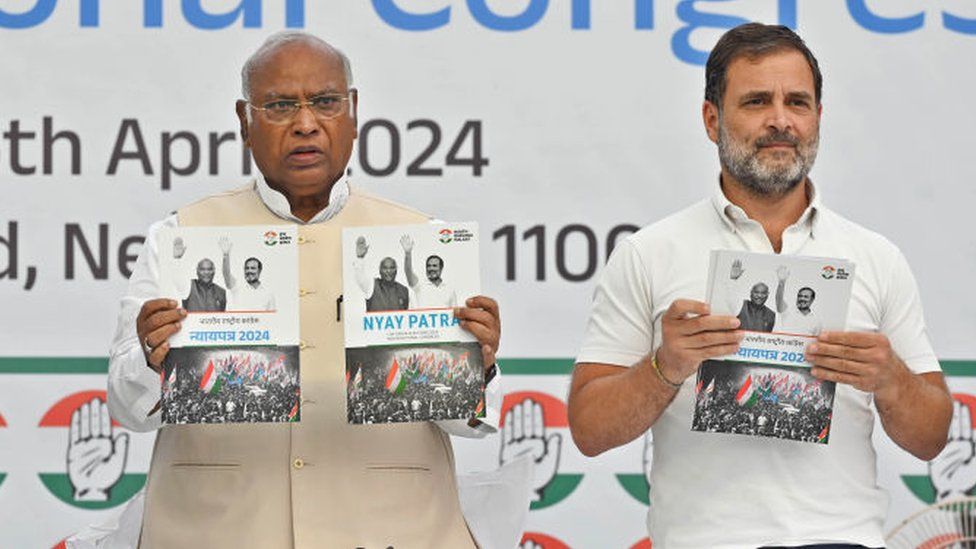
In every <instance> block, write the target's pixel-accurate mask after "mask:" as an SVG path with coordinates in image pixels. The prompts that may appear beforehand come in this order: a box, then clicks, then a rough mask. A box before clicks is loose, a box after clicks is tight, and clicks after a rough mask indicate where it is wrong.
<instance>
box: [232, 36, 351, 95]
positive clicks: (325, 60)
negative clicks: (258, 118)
mask: <svg viewBox="0 0 976 549" xmlns="http://www.w3.org/2000/svg"><path fill="white" fill-rule="evenodd" d="M250 85H251V95H252V99H254V100H260V99H270V98H275V97H284V98H297V97H301V96H306V97H308V96H314V95H319V94H322V93H346V92H347V91H348V89H349V84H348V82H346V73H345V69H344V67H343V64H342V59H341V58H340V57H339V55H338V54H337V53H336V52H335V51H334V50H332V49H330V48H328V47H327V46H325V45H321V44H315V43H307V42H293V43H288V44H283V45H281V46H279V47H277V48H274V49H273V50H271V51H269V52H268V53H266V54H265V55H263V56H261V58H260V59H259V60H258V62H257V64H256V66H255V68H254V69H253V72H252V73H251V79H250Z"/></svg>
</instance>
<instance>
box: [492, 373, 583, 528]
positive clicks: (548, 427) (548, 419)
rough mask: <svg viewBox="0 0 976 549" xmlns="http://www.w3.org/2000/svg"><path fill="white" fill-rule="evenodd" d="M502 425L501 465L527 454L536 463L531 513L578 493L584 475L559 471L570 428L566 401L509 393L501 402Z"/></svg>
mask: <svg viewBox="0 0 976 549" xmlns="http://www.w3.org/2000/svg"><path fill="white" fill-rule="evenodd" d="M500 423H501V425H500V427H501V429H502V432H501V437H500V438H501V450H500V452H499V456H498V457H499V459H498V461H499V463H500V464H501V465H504V464H506V463H508V462H509V461H511V460H513V459H516V458H518V457H519V456H521V455H522V454H525V453H528V454H529V455H530V456H532V459H533V460H534V461H535V478H534V480H533V485H532V488H533V494H532V503H531V505H530V506H529V509H532V510H535V509H542V508H545V507H549V506H551V505H555V504H557V503H559V502H560V501H562V500H564V499H566V498H567V497H569V495H570V494H571V493H573V491H574V490H576V487H577V486H579V483H580V481H582V480H583V475H582V474H579V473H562V472H560V470H559V463H560V459H559V458H560V455H561V453H562V444H563V438H564V437H563V435H564V434H568V433H567V430H568V428H569V419H568V415H567V410H566V404H565V403H563V401H561V400H559V399H558V398H556V397H554V396H551V395H548V394H545V393H539V392H535V391H521V392H515V393H509V394H507V395H505V400H504V401H503V402H502V410H501V422H500ZM554 430H555V431H556V432H553V431H554ZM566 439H567V440H568V437H567V438H566Z"/></svg>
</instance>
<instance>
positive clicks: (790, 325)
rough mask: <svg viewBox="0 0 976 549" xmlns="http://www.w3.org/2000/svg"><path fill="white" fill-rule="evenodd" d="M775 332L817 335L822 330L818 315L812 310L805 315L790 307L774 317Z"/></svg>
mask: <svg viewBox="0 0 976 549" xmlns="http://www.w3.org/2000/svg"><path fill="white" fill-rule="evenodd" d="M776 316H777V318H776V331H778V332H786V333H790V334H804V335H817V334H819V333H820V330H822V329H823V323H822V322H821V321H820V315H818V314H817V311H814V310H813V309H812V308H811V309H810V312H809V313H807V314H803V313H801V312H800V311H799V310H798V309H796V308H795V307H791V308H788V309H786V310H785V311H783V312H782V313H779V314H777V315H776Z"/></svg>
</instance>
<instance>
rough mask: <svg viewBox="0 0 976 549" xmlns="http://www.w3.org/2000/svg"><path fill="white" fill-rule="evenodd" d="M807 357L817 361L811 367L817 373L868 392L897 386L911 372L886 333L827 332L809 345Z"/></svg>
mask: <svg viewBox="0 0 976 549" xmlns="http://www.w3.org/2000/svg"><path fill="white" fill-rule="evenodd" d="M806 359H807V361H809V362H812V363H813V364H814V367H813V368H812V369H811V371H810V373H811V374H813V376H814V377H816V378H818V379H824V380H828V381H836V382H838V383H844V384H847V385H850V386H852V387H854V388H856V389H860V390H862V391H865V392H868V393H876V394H877V393H882V392H884V391H890V390H892V389H894V388H895V387H897V386H898V380H899V377H900V376H901V375H902V374H904V373H907V372H908V370H907V368H906V367H905V366H904V364H903V363H902V361H901V360H900V359H899V358H898V356H897V355H896V354H895V352H894V351H893V350H892V349H891V343H889V342H888V338H887V337H885V336H884V335H882V334H873V333H865V332H823V333H821V334H820V336H819V337H818V338H817V341H816V342H815V343H812V344H811V345H810V346H809V347H807V351H806Z"/></svg>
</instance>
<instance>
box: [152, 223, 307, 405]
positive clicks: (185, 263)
mask: <svg viewBox="0 0 976 549" xmlns="http://www.w3.org/2000/svg"><path fill="white" fill-rule="evenodd" d="M297 236H298V231H297V228H296V227H295V226H293V225H291V226H261V225H251V226H242V227H227V226H223V227H178V228H169V229H163V230H161V231H160V232H159V236H158V239H157V241H156V244H157V249H158V254H159V280H160V288H161V290H162V292H163V297H169V298H172V299H174V300H176V301H177V302H178V303H179V305H180V307H183V308H184V309H186V311H187V316H186V318H185V319H184V320H183V322H182V326H181V329H180V331H179V332H177V333H176V334H174V335H173V336H172V337H170V340H169V343H170V351H169V353H168V354H167V355H166V360H165V361H164V362H163V372H162V420H163V423H169V424H179V423H265V422H288V421H299V420H300V419H301V409H300V404H299V403H300V400H301V399H300V377H299V352H298V336H299V310H298V251H297V244H296V239H297Z"/></svg>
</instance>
